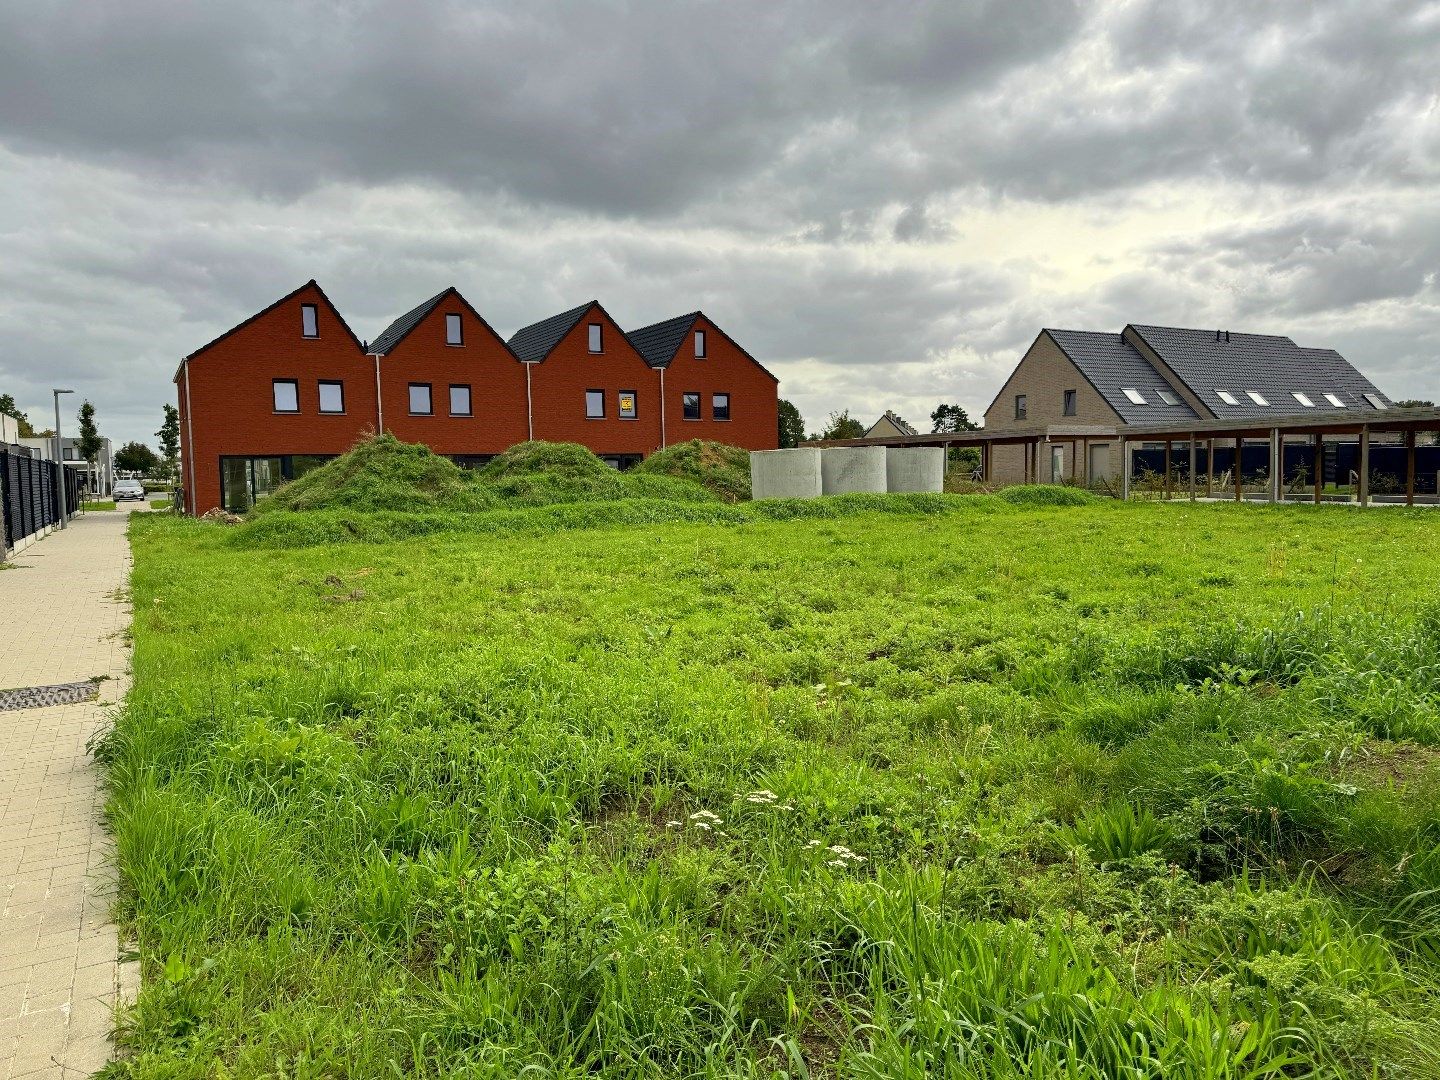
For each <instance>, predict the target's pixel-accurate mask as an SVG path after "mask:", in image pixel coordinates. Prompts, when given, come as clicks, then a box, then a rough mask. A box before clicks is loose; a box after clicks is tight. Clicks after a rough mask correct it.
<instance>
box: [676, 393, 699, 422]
mask: <svg viewBox="0 0 1440 1080" xmlns="http://www.w3.org/2000/svg"><path fill="white" fill-rule="evenodd" d="M680 408H681V415H682V416H683V417H684V418H685V419H686V420H699V419H700V395H699V394H696V393H687V394H681V395H680Z"/></svg>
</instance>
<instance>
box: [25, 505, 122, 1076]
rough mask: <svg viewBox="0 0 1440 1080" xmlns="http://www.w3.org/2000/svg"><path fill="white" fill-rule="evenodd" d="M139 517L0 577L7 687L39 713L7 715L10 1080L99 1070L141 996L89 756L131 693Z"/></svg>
mask: <svg viewBox="0 0 1440 1080" xmlns="http://www.w3.org/2000/svg"><path fill="white" fill-rule="evenodd" d="M129 517H130V515H129V514H127V513H124V512H120V511H111V512H97V513H92V514H87V515H86V516H85V517H83V518H78V519H76V520H75V521H74V522H72V523H71V524H70V527H69V528H68V529H66V530H64V531H63V532H57V533H53V534H52V535H50V536H48V537H46V538H45V539H43V540H41V541H39V542H38V543H36V544H34V545H32V546H31V547H29V548H27V549H25V550H24V551H22V552H21V553H20V554H19V555H17V556H16V557H15V559H14V562H13V564H12V565H13V568H11V569H4V570H0V612H3V615H4V619H5V633H4V636H3V637H0V688H11V689H15V690H22V689H23V690H27V691H29V692H30V693H31V695H32V696H31V697H30V698H29V699H27V700H29V701H33V702H35V703H37V707H25V706H24V705H23V704H22V706H21V707H19V708H14V707H13V706H12V711H3V712H0V1080H17V1078H19V1077H27V1078H29V1077H34V1078H37V1080H39V1078H46V1080H48V1078H51V1077H53V1078H55V1080H61V1078H64V1080H74V1078H76V1077H81V1076H89V1075H90V1074H91V1073H93V1072H95V1071H97V1070H98V1069H100V1068H102V1067H103V1066H104V1065H105V1063H106V1062H107V1061H108V1060H109V1059H110V1057H111V1055H112V1053H113V1046H112V1044H111V1041H110V1032H111V1030H112V1029H113V1026H114V1009H115V1003H116V1002H117V1000H121V999H122V998H123V999H125V1000H133V997H134V994H135V991H136V989H137V988H138V986H139V965H138V964H137V963H135V962H134V961H127V962H124V963H122V962H121V961H120V959H119V941H118V939H117V937H116V929H115V926H114V924H113V923H112V922H111V921H110V914H111V905H112V903H113V901H114V897H115V870H114V866H113V860H112V859H111V850H112V849H111V843H110V837H109V835H108V834H107V833H106V831H105V828H104V825H103V823H102V819H101V810H102V806H103V803H104V797H103V795H102V793H101V791H100V774H99V771H98V770H97V768H96V766H95V764H94V762H92V761H91V760H90V756H89V754H88V752H87V751H86V749H85V744H86V742H87V741H88V740H89V738H90V737H91V736H92V735H93V734H94V733H95V732H96V731H98V730H99V729H100V728H101V726H102V725H103V723H104V721H105V715H106V709H107V708H108V707H110V706H113V705H114V703H115V702H116V701H118V700H119V699H120V698H121V697H122V696H123V695H124V693H125V691H126V689H127V688H128V687H129V685H130V673H129V664H130V650H129V642H128V640H127V638H128V635H126V633H125V630H126V628H127V627H128V625H129V622H130V608H129V603H128V601H127V600H125V599H124V596H125V595H126V590H127V586H128V584H129V577H130V545H129V543H128V542H127V540H126V537H125V527H126V524H127V522H128V520H129ZM95 680H99V681H98V682H97V681H95ZM75 684H82V686H81V687H76V686H75ZM86 685H88V686H89V687H90V691H89V692H88V693H82V692H81V691H82V687H83V686H86ZM66 686H71V687H75V689H74V690H73V691H72V692H71V693H70V694H69V695H68V696H66V695H64V694H63V693H61V691H63V690H64V688H65V687H66ZM35 691H49V692H51V693H50V694H49V695H48V696H47V695H44V694H40V695H36V694H35V693H34V692H35ZM97 691H98V698H97V697H96V693H97ZM87 698H88V699H90V700H86V699H87ZM54 701H74V702H76V703H73V704H54V703H52V702H54Z"/></svg>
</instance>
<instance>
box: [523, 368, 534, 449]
mask: <svg viewBox="0 0 1440 1080" xmlns="http://www.w3.org/2000/svg"><path fill="white" fill-rule="evenodd" d="M525 438H527V439H528V440H530V441H531V442H534V441H535V404H534V401H533V400H532V399H531V397H530V361H529V360H526V361H525Z"/></svg>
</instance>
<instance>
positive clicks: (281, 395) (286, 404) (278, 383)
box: [271, 379, 300, 412]
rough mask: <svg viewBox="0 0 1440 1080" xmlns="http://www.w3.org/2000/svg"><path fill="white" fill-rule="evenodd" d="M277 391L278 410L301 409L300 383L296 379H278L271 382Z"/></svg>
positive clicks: (290, 410) (292, 410)
mask: <svg viewBox="0 0 1440 1080" xmlns="http://www.w3.org/2000/svg"><path fill="white" fill-rule="evenodd" d="M271 386H272V387H273V388H274V393H275V411H276V412H299V411H300V384H299V383H298V382H296V381H295V380H294V379H276V380H274V382H272V383H271Z"/></svg>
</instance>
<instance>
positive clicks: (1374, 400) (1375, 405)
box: [1360, 394, 1388, 410]
mask: <svg viewBox="0 0 1440 1080" xmlns="http://www.w3.org/2000/svg"><path fill="white" fill-rule="evenodd" d="M1360 396H1361V397H1363V398H1364V399H1365V400H1366V401H1368V402H1369V403H1370V407H1371V408H1372V409H1382V410H1383V409H1386V408H1388V406H1387V405H1386V404H1385V402H1383V401H1381V400H1380V395H1379V394H1361V395H1360Z"/></svg>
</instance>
